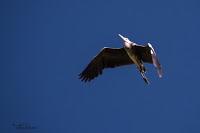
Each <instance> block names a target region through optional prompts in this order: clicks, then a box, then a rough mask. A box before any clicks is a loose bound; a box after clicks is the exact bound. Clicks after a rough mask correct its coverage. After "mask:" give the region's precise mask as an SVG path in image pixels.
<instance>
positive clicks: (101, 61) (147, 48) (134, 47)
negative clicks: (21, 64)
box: [79, 34, 163, 84]
mask: <svg viewBox="0 0 200 133" xmlns="http://www.w3.org/2000/svg"><path fill="white" fill-rule="evenodd" d="M118 35H119V37H120V38H121V39H122V40H123V47H122V48H110V47H104V48H102V49H101V51H100V52H99V53H98V54H97V55H96V56H95V57H94V58H93V59H92V60H91V62H90V63H89V64H88V65H87V66H86V68H85V69H84V70H83V71H82V72H81V73H80V74H79V79H80V80H81V81H84V82H89V81H91V80H93V79H94V78H96V77H98V76H99V75H102V73H103V70H104V69H105V68H115V67H120V66H124V65H132V64H135V65H136V68H137V69H138V70H139V72H140V74H141V76H142V78H143V80H144V82H145V83H146V84H149V83H150V82H149V80H148V78H147V77H146V75H145V73H146V68H145V66H144V63H150V64H153V65H154V66H155V67H156V69H157V74H158V76H159V77H160V78H161V77H162V75H163V74H162V67H161V64H160V62H159V60H158V57H157V55H156V52H155V50H154V48H153V46H152V45H151V44H150V43H147V45H144V46H143V45H139V44H137V43H135V42H133V41H130V40H129V39H128V38H127V37H124V36H122V35H121V34H118Z"/></svg>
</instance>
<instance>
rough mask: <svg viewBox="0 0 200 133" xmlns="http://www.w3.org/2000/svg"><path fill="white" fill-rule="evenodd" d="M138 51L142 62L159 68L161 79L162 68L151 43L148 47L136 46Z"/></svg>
mask: <svg viewBox="0 0 200 133" xmlns="http://www.w3.org/2000/svg"><path fill="white" fill-rule="evenodd" d="M136 51H137V52H138V53H137V54H138V55H140V58H141V60H142V61H144V62H147V63H151V64H153V65H154V66H155V67H156V68H157V72H158V76H159V77H160V78H161V77H162V68H161V64H160V62H159V60H158V57H157V55H156V52H155V50H154V48H153V46H152V45H151V44H150V43H148V45H147V46H142V45H136Z"/></svg>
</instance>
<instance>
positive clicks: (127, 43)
mask: <svg viewBox="0 0 200 133" xmlns="http://www.w3.org/2000/svg"><path fill="white" fill-rule="evenodd" d="M118 35H119V36H120V38H121V39H122V40H123V41H124V46H125V47H126V48H131V46H132V44H133V42H131V41H130V40H129V39H128V38H126V37H123V36H122V35H121V34H118Z"/></svg>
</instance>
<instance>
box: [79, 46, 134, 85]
mask: <svg viewBox="0 0 200 133" xmlns="http://www.w3.org/2000/svg"><path fill="white" fill-rule="evenodd" d="M128 64H133V62H132V61H131V59H130V58H129V56H128V55H127V53H126V51H125V50H124V48H107V47H106V48H103V49H102V50H101V51H100V53H99V54H98V55H96V56H95V57H94V58H93V59H92V61H91V62H90V63H89V64H88V65H87V67H86V68H85V69H84V70H83V71H82V72H81V73H80V74H79V78H80V79H81V80H82V81H85V82H87V81H90V80H92V79H94V78H95V77H97V76H99V75H101V74H102V72H103V69H104V68H114V67H117V66H122V65H128Z"/></svg>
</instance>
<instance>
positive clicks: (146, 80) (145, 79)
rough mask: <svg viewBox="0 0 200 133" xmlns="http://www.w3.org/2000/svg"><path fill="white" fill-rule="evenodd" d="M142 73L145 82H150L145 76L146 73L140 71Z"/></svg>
mask: <svg viewBox="0 0 200 133" xmlns="http://www.w3.org/2000/svg"><path fill="white" fill-rule="evenodd" d="M140 74H141V75H142V78H143V80H144V82H145V83H146V84H149V81H148V79H147V77H146V76H145V74H144V73H143V72H140Z"/></svg>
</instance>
